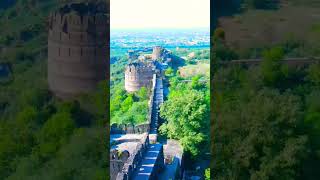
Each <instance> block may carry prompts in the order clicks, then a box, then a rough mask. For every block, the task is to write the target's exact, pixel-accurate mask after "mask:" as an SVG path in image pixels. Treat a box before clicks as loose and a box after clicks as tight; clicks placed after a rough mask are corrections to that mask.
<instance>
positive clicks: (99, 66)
mask: <svg viewBox="0 0 320 180" xmlns="http://www.w3.org/2000/svg"><path fill="white" fill-rule="evenodd" d="M108 34H109V17H108V15H107V6H106V3H73V4H68V5H65V6H63V7H61V8H60V9H59V10H57V11H55V12H53V13H52V14H51V15H50V17H49V36H48V83H49V88H50V90H51V91H52V92H53V93H54V94H55V95H56V96H57V97H59V98H62V99H69V98H73V97H75V96H77V95H79V94H82V93H87V92H90V91H92V90H94V89H95V88H96V87H97V83H98V82H100V81H102V80H106V78H107V64H108V60H107V57H108V55H109V48H108V46H107V44H108V41H109V36H108Z"/></svg>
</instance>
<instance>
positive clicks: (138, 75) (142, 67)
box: [125, 63, 154, 92]
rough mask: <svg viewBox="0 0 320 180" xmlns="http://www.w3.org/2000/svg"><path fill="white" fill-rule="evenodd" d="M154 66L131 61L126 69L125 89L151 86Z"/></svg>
mask: <svg viewBox="0 0 320 180" xmlns="http://www.w3.org/2000/svg"><path fill="white" fill-rule="evenodd" d="M153 73H154V67H153V65H151V64H148V65H147V64H144V63H131V64H129V65H128V66H127V67H126V70H125V89H126V91H128V92H135V91H138V90H139V89H140V88H141V87H150V86H151V84H152V78H153Z"/></svg>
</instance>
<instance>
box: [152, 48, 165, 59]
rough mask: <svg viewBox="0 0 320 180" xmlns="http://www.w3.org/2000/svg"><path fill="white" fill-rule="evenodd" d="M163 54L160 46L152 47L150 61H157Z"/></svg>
mask: <svg viewBox="0 0 320 180" xmlns="http://www.w3.org/2000/svg"><path fill="white" fill-rule="evenodd" d="M162 52H163V49H162V47H161V46H155V47H153V51H152V60H157V59H159V58H160V57H161V55H162Z"/></svg>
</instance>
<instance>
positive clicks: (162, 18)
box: [110, 0, 210, 29]
mask: <svg viewBox="0 0 320 180" xmlns="http://www.w3.org/2000/svg"><path fill="white" fill-rule="evenodd" d="M110 21H111V22H110V24H111V29H196V28H209V27H210V0H110Z"/></svg>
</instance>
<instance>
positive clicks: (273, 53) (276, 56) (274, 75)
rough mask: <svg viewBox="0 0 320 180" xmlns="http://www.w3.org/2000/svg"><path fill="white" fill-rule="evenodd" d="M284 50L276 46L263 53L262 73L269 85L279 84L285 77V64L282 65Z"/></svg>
mask: <svg viewBox="0 0 320 180" xmlns="http://www.w3.org/2000/svg"><path fill="white" fill-rule="evenodd" d="M283 57H284V52H283V49H282V48H279V47H275V48H271V49H270V50H266V51H265V52H264V53H263V62H262V64H261V73H262V77H263V81H264V82H265V84H266V85H267V86H277V85H278V84H279V83H281V80H283V78H284V77H285V71H284V70H285V66H284V65H282V63H281V60H283Z"/></svg>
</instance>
